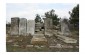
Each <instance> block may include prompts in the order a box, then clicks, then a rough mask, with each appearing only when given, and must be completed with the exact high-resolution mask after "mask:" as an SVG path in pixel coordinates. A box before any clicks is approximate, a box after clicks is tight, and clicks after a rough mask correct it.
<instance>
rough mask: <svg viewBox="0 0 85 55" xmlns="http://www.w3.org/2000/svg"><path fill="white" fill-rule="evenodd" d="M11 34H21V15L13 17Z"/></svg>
mask: <svg viewBox="0 0 85 55" xmlns="http://www.w3.org/2000/svg"><path fill="white" fill-rule="evenodd" d="M11 35H12V36H13V35H14V36H15V35H19V17H12V18H11Z"/></svg>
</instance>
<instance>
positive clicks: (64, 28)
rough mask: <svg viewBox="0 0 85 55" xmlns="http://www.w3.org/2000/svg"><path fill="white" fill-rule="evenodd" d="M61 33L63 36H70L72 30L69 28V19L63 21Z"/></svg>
mask: <svg viewBox="0 0 85 55" xmlns="http://www.w3.org/2000/svg"><path fill="white" fill-rule="evenodd" d="M61 32H62V34H63V35H70V34H71V33H70V30H69V27H68V20H67V19H61Z"/></svg>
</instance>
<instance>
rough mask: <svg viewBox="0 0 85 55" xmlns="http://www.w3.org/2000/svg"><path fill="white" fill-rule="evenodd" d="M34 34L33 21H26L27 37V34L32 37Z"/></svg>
mask: <svg viewBox="0 0 85 55" xmlns="http://www.w3.org/2000/svg"><path fill="white" fill-rule="evenodd" d="M34 33H35V21H34V20H28V21H27V35H29V34H31V35H34Z"/></svg>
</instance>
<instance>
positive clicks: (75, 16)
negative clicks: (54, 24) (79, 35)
mask: <svg viewBox="0 0 85 55" xmlns="http://www.w3.org/2000/svg"><path fill="white" fill-rule="evenodd" d="M69 14H70V18H69V19H70V23H71V24H73V25H74V27H75V26H77V27H78V26H79V4H78V5H77V6H76V7H74V8H73V9H72V12H70V11H69Z"/></svg>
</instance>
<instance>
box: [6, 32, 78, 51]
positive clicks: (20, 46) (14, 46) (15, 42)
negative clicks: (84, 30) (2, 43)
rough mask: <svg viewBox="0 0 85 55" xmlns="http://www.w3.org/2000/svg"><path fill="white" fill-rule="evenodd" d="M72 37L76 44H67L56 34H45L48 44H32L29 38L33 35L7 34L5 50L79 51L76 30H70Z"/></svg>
mask: <svg viewBox="0 0 85 55" xmlns="http://www.w3.org/2000/svg"><path fill="white" fill-rule="evenodd" d="M72 34H73V35H72V38H74V39H76V40H78V42H77V43H76V44H67V43H64V42H63V41H61V40H59V39H57V37H56V36H54V35H53V36H50V37H49V36H47V35H45V37H46V39H47V41H48V46H45V45H41V46H39V45H35V46H34V45H32V44H31V39H32V37H33V36H31V35H29V36H19V37H13V36H10V35H8V34H7V37H6V48H7V49H6V50H7V52H79V36H78V35H77V32H72Z"/></svg>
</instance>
